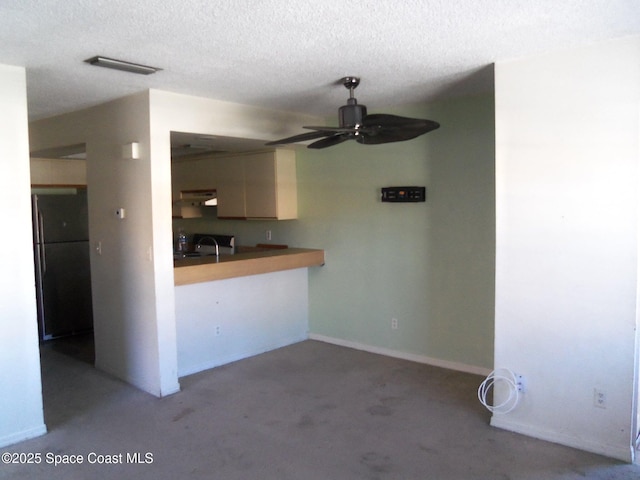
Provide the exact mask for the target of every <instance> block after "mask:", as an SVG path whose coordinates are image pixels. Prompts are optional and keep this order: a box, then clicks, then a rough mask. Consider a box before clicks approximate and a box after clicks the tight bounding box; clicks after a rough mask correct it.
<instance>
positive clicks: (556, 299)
mask: <svg viewBox="0 0 640 480" xmlns="http://www.w3.org/2000/svg"><path fill="white" fill-rule="evenodd" d="M639 58H640V37H632V38H626V39H621V40H618V41H613V42H608V43H604V44H599V45H594V46H590V47H587V48H582V49H575V50H571V51H566V52H560V53H553V54H549V55H544V56H539V57H536V58H528V59H522V60H516V61H510V62H501V63H499V64H497V65H496V70H495V82H496V183H497V186H496V190H497V192H496V196H497V200H496V205H497V206H496V209H497V212H496V215H497V219H496V224H497V238H496V244H497V247H496V250H497V253H496V257H497V258H496V324H495V329H496V333H495V366H496V367H506V368H510V369H512V370H515V371H517V372H518V373H521V374H523V375H525V377H526V382H527V384H528V389H527V392H526V394H525V395H524V396H523V400H522V402H521V404H520V405H519V406H518V408H517V409H516V410H514V411H513V412H512V413H510V414H507V415H504V416H497V415H494V416H493V419H492V424H493V425H496V426H499V427H503V428H506V429H509V430H515V431H518V432H521V433H525V434H528V435H532V436H535V437H540V438H544V439H547V440H551V441H556V442H559V443H563V444H567V445H571V446H575V447H578V448H582V449H585V450H590V451H594V452H597V453H602V454H605V455H609V456H612V457H617V458H620V459H623V460H630V459H631V456H632V453H631V450H632V449H631V441H632V437H633V433H634V432H633V413H634V412H633V398H634V375H635V373H634V372H635V368H636V356H635V355H636V354H635V348H636V338H635V329H636V324H637V322H636V316H637V312H636V302H637V286H638V285H637V284H638V281H637V280H638V279H637V262H638V235H637V232H638V226H639V222H638V214H639V209H638V186H639V180H640V178H639V174H638V163H639V160H640V153H639V139H640V122H639V118H638V116H639V113H640V108H639V107H640V63H639V62H638V59H639ZM594 388H597V389H600V390H602V391H604V392H606V398H607V405H606V409H602V408H595V407H594V404H593V403H594V402H593V397H594ZM498 401H499V400H498Z"/></svg>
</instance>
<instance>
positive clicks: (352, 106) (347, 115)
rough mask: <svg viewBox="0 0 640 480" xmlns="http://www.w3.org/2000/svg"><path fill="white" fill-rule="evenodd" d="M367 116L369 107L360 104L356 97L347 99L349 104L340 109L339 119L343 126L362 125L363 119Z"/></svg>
mask: <svg viewBox="0 0 640 480" xmlns="http://www.w3.org/2000/svg"><path fill="white" fill-rule="evenodd" d="M366 116H367V107H366V106H364V105H358V104H357V102H356V99H355V98H350V99H349V100H347V105H343V106H342V107H340V108H339V109H338V119H339V122H340V123H339V124H340V126H341V127H355V126H356V125H362V119H363V118H364V117H366Z"/></svg>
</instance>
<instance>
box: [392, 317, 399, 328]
mask: <svg viewBox="0 0 640 480" xmlns="http://www.w3.org/2000/svg"><path fill="white" fill-rule="evenodd" d="M397 329H398V319H397V318H392V319H391V330H397Z"/></svg>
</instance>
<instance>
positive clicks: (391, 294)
mask: <svg viewBox="0 0 640 480" xmlns="http://www.w3.org/2000/svg"><path fill="white" fill-rule="evenodd" d="M384 112H385V113H395V114H398V115H406V116H414V117H419V118H430V119H433V120H436V121H438V122H440V123H441V125H442V126H441V128H440V129H439V130H436V131H434V132H431V133H429V134H427V135H424V136H422V137H418V138H416V139H413V140H410V141H407V142H401V143H390V144H384V145H369V146H364V145H360V144H357V143H355V142H347V143H343V144H341V145H338V146H335V147H332V148H328V149H324V150H309V149H300V150H299V151H298V155H297V169H298V201H299V204H298V207H299V220H293V221H283V222H261V221H260V222H255V221H250V222H229V221H226V222H222V221H221V222H216V226H215V227H214V230H217V231H219V233H224V232H225V231H227V232H233V233H234V234H236V235H237V237H238V242H239V243H240V244H244V245H251V244H255V243H258V242H264V231H265V230H267V229H269V230H271V231H272V233H273V239H272V241H273V242H274V243H287V244H289V245H291V246H303V247H311V248H323V249H325V251H326V265H325V266H324V267H322V268H312V269H310V274H309V282H310V284H309V292H310V326H311V331H312V333H315V334H319V335H325V336H328V337H333V338H336V339H340V340H344V341H348V342H355V343H360V344H365V345H368V346H371V347H377V348H385V349H391V350H395V351H398V352H402V353H407V354H415V355H421V356H427V357H432V358H436V359H439V360H444V361H448V362H457V363H461V364H465V365H471V366H476V367H483V368H492V366H493V332H494V329H493V323H494V261H495V207H494V205H495V200H494V199H495V181H494V100H493V96H492V95H490V96H482V97H467V98H462V99H456V100H449V101H446V102H441V103H436V104H430V105H428V106H424V107H413V108H405V109H398V110H393V109H384ZM370 113H376V112H375V111H373V110H372V111H371V112H370ZM390 185H396V186H397V185H425V186H426V187H427V202H426V203H418V204H390V203H382V202H381V201H380V188H381V187H384V186H390ZM206 221H208V222H212V220H197V221H187V222H191V224H195V222H197V223H198V224H199V225H198V228H202V222H206ZM213 221H215V220H213ZM187 228H188V230H192V228H195V227H192V226H190V225H189V226H188V227H187ZM391 318H397V319H398V322H399V328H398V329H397V330H392V329H391Z"/></svg>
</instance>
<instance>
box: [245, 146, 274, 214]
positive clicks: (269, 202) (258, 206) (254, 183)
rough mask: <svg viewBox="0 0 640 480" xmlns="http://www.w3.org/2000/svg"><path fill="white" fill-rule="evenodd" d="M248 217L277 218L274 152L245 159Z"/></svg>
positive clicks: (257, 154) (249, 156)
mask: <svg viewBox="0 0 640 480" xmlns="http://www.w3.org/2000/svg"><path fill="white" fill-rule="evenodd" d="M244 182H245V203H246V210H245V211H246V215H247V217H250V218H277V217H278V204H277V198H276V191H277V184H276V162H275V161H274V154H273V152H264V153H256V154H252V155H248V156H246V157H244Z"/></svg>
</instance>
